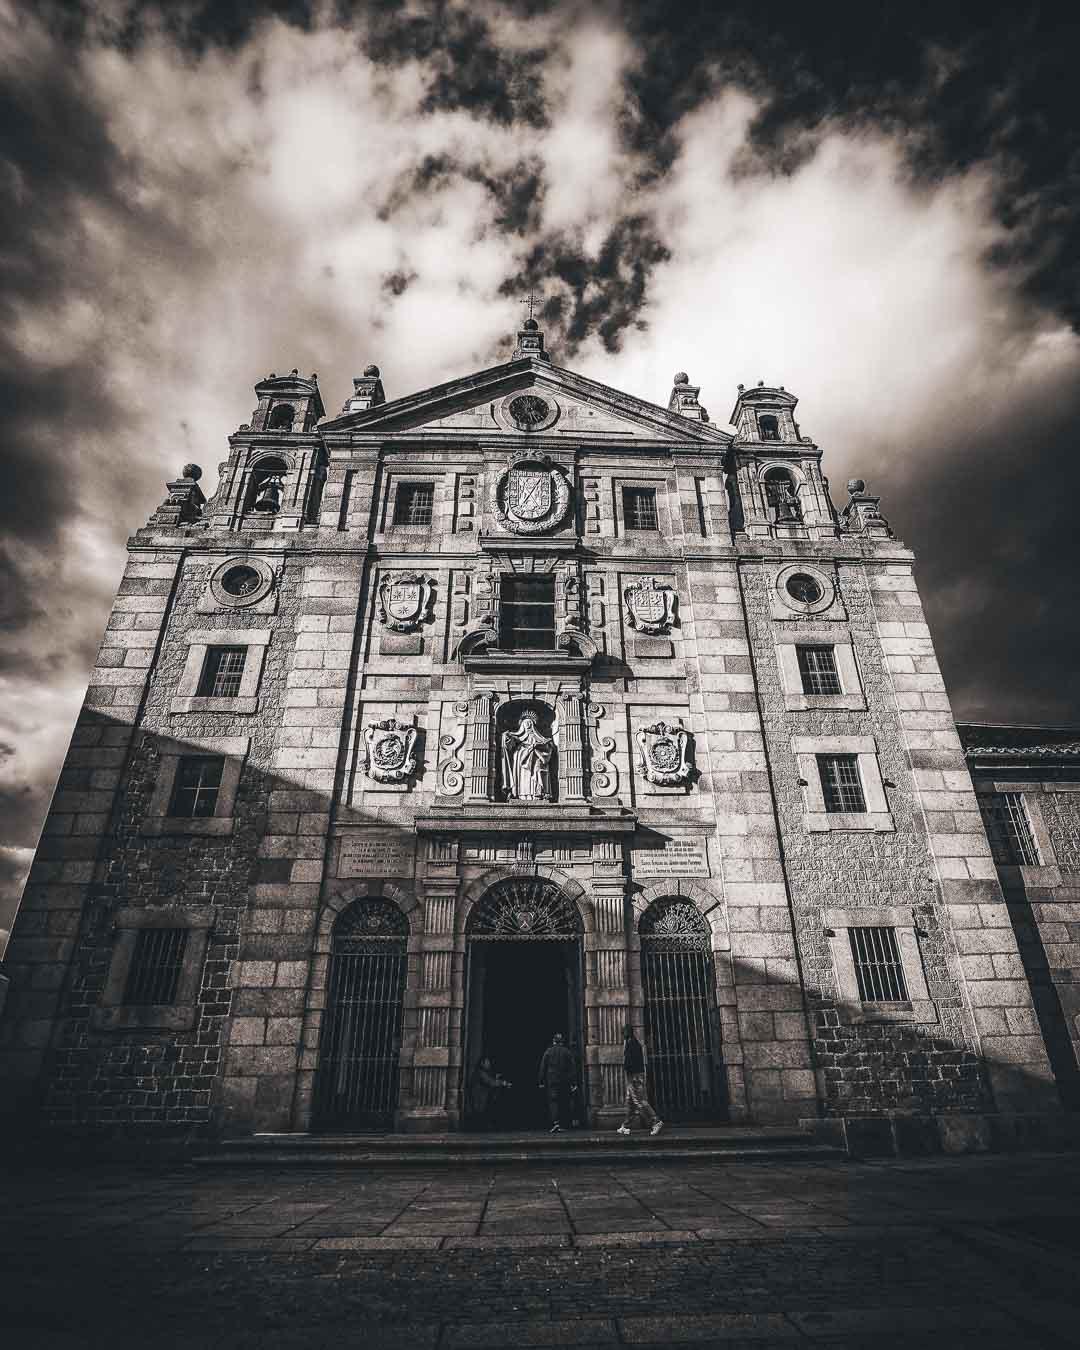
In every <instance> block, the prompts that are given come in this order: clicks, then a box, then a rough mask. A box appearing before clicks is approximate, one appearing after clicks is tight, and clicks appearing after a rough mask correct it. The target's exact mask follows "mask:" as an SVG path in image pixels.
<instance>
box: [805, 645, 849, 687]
mask: <svg viewBox="0 0 1080 1350" xmlns="http://www.w3.org/2000/svg"><path fill="white" fill-rule="evenodd" d="M795 651H796V655H797V657H798V661H799V678H800V680H801V681H802V690H803V693H804V694H842V693H843V692H844V691H843V687H842V686H841V684H840V672H839V671H838V669H837V666H836V649H835V647H830V646H817V645H810V644H806V645H802V644H799V645H797V646H796V648H795Z"/></svg>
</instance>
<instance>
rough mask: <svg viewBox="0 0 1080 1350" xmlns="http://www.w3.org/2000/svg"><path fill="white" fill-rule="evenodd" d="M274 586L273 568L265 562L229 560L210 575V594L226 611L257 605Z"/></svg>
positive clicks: (246, 559)
mask: <svg viewBox="0 0 1080 1350" xmlns="http://www.w3.org/2000/svg"><path fill="white" fill-rule="evenodd" d="M273 585H274V571H273V568H272V567H271V566H270V564H269V563H267V562H264V561H263V559H262V558H229V559H227V560H226V561H225V562H223V563H219V565H218V566H217V567H215V568H214V571H213V572H212V573H211V575H210V594H211V595H212V596H213V598H214V600H215V601H216V603H217V604H219V605H221V606H223V607H224V608H226V609H243V608H244V606H245V605H255V604H258V602H259V601H260V600H262V599H263V597H264V596H266V595H269V593H270V591H271V590H272V588H273Z"/></svg>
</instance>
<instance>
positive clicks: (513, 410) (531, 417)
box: [508, 394, 551, 427]
mask: <svg viewBox="0 0 1080 1350" xmlns="http://www.w3.org/2000/svg"><path fill="white" fill-rule="evenodd" d="M508 407H509V412H510V416H511V417H512V418H513V419H514V421H515V422H516V423H517V424H518V426H520V427H538V426H539V425H540V423H541V422H545V421H547V417H548V414H549V412H550V411H551V408H550V405H549V404H548V402H547V400H546V399H543V398H539V397H538V396H537V395H536V394H519V395H518V397H517V398H513V399H511V400H510V403H509V405H508Z"/></svg>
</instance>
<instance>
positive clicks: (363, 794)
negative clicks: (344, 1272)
mask: <svg viewBox="0 0 1080 1350" xmlns="http://www.w3.org/2000/svg"><path fill="white" fill-rule="evenodd" d="M255 392H256V396H257V399H258V407H257V408H256V409H255V411H254V413H253V414H252V417H251V420H250V422H249V423H247V424H245V425H243V426H241V427H240V428H239V429H238V430H237V432H236V433H235V434H234V435H232V436H231V437H230V438H229V452H228V456H227V458H226V460H225V462H224V463H223V464H222V465H221V468H220V474H219V478H218V483H217V487H216V490H215V491H214V493H213V495H212V496H211V497H210V498H209V499H208V500H207V499H206V498H205V497H204V494H203V492H202V490H201V489H200V487H199V480H200V477H201V475H200V472H199V470H198V469H197V467H196V466H194V465H188V466H186V467H185V469H184V470H183V472H182V474H181V475H180V476H179V477H178V478H176V479H175V480H173V481H171V482H169V484H168V495H167V497H166V500H165V501H164V502H163V504H162V506H161V507H160V508H159V509H158V511H156V512H155V514H154V515H153V516H152V517H151V519H150V520H149V522H148V523H147V524H146V525H145V526H144V527H143V528H141V529H139V530H137V531H136V533H135V534H134V536H133V537H132V539H131V540H130V541H129V562H128V566H127V570H126V572H125V575H124V579H123V581H122V583H121V586H120V591H119V594H118V596H117V599H116V601H115V604H114V607H113V611H112V614H111V616H110V619H109V623H108V627H107V630H106V634H105V638H104V640H103V643H102V647H101V651H100V652H99V655H98V659H97V663H96V665H95V668H94V671H93V673H92V674H91V677H90V684H89V688H88V690H87V696H86V700H85V703H84V706H83V709H82V711H81V713H80V716H79V720H78V723H77V725H76V728H75V731H74V734H73V737H72V742H71V748H70V750H69V752H68V756H67V759H66V761H65V764H64V768H63V771H62V774H61V777H60V781H59V783H58V786H57V790H56V795H55V797H54V799H53V803H52V807H51V809H50V812H49V816H48V820H47V822H46V826H45V830H44V833H43V835H42V840H41V844H40V846H39V848H38V851H37V855H36V857H35V860H34V864H33V867H32V869H31V873H30V878H29V881H28V883H27V888H26V892H25V895H24V898H23V902H22V906H21V908H20V910H19V913H18V917H17V921H16V924H15V927H14V930H13V934H12V938H11V943H10V947H9V950H8V954H7V960H6V963H5V971H4V973H5V975H6V976H7V977H8V979H9V980H10V992H9V996H8V999H7V1003H6V1008H5V1010H4V1012H3V1015H2V1019H0V1072H2V1073H3V1075H4V1079H5V1084H4V1092H3V1094H2V1097H0V1100H2V1107H0V1109H2V1110H3V1112H4V1113H5V1117H6V1121H7V1123H8V1124H9V1125H10V1127H11V1128H12V1129H14V1130H24V1131H32V1132H37V1133H41V1132H49V1131H52V1132H56V1133H65V1134H70V1135H75V1136H77V1137H80V1138H92V1137H98V1136H102V1135H104V1136H110V1137H111V1136H140V1137H149V1138H162V1139H164V1138H188V1137H210V1136H214V1135H220V1134H231V1135H243V1134H247V1133H252V1132H255V1131H267V1130H273V1131H308V1130H328V1131H356V1130H373V1129H374V1130H401V1131H443V1130H447V1129H450V1130H455V1129H468V1128H476V1127H479V1126H481V1125H484V1124H490V1123H491V1120H490V1117H489V1115H488V1113H487V1106H486V1105H485V1104H484V1101H483V1100H482V1094H478V1093H477V1091H476V1090H475V1089H476V1084H477V1081H478V1080H477V1067H478V1064H479V1062H480V1061H481V1059H482V1058H485V1057H489V1058H493V1059H494V1060H495V1061H496V1065H497V1067H498V1068H500V1069H501V1070H502V1071H503V1072H504V1073H505V1075H506V1076H507V1077H508V1078H509V1079H510V1080H511V1081H513V1082H514V1083H515V1088H514V1089H513V1090H512V1091H510V1090H508V1091H507V1094H506V1100H505V1101H504V1102H503V1108H504V1109H505V1111H506V1112H507V1113H508V1119H507V1121H506V1122H505V1123H513V1124H515V1125H518V1126H522V1127H528V1126H532V1125H537V1126H538V1125H540V1124H541V1123H542V1122H543V1121H544V1120H545V1119H546V1117H545V1115H544V1112H545V1103H544V1102H543V1101H542V1100H541V1099H540V1098H539V1097H538V1096H537V1094H536V1090H535V1083H534V1079H535V1073H536V1064H537V1062H538V1060H539V1057H540V1054H541V1052H542V1050H543V1048H544V1046H545V1045H546V1044H547V1043H548V1041H549V1040H550V1037H551V1034H552V1033H553V1032H554V1031H559V1032H560V1033H561V1034H562V1035H563V1036H564V1038H565V1040H566V1042H567V1044H568V1045H569V1046H570V1049H571V1052H572V1054H573V1056H574V1058H575V1062H576V1071H575V1072H576V1076H577V1083H576V1086H577V1087H578V1089H579V1091H578V1093H577V1094H576V1108H577V1115H578V1117H579V1118H580V1119H584V1120H587V1121H589V1122H590V1123H592V1124H594V1125H597V1126H601V1127H603V1126H611V1127H613V1126H614V1125H615V1124H617V1123H618V1122H619V1120H620V1119H621V1118H622V1111H623V1088H624V1084H623V1071H622V1055H623V1050H622V1039H623V1027H624V1026H625V1024H627V1023H630V1024H632V1025H634V1026H635V1027H636V1028H637V1029H638V1032H639V1034H640V1035H641V1037H642V1039H643V1041H644V1044H645V1046H646V1052H647V1056H648V1071H649V1077H650V1090H651V1092H652V1094H653V1097H654V1099H655V1102H656V1105H657V1107H658V1109H659V1110H660V1111H661V1113H662V1114H663V1115H664V1116H665V1117H666V1118H668V1119H670V1120H674V1121H678V1120H687V1121H691V1120H693V1121H710V1122H724V1121H730V1122H738V1123H744V1122H757V1123H762V1124H766V1123H768V1124H772V1123H785V1122H796V1121H807V1120H809V1121H819V1122H825V1123H826V1124H828V1122H833V1124H834V1125H836V1126H837V1127H838V1128H840V1127H842V1128H844V1129H845V1130H848V1132H849V1134H850V1135H851V1137H853V1138H854V1137H856V1136H857V1135H858V1134H859V1131H860V1129H861V1128H862V1127H863V1125H864V1124H865V1123H866V1122H876V1125H874V1126H873V1129H877V1130H878V1135H877V1136H875V1137H880V1128H879V1127H880V1126H881V1124H882V1123H883V1122H884V1123H886V1124H887V1132H888V1134H889V1138H890V1139H892V1140H893V1141H894V1142H896V1141H897V1140H900V1139H902V1138H918V1139H920V1140H925V1139H927V1138H936V1139H938V1140H939V1141H940V1140H947V1141H950V1146H955V1147H965V1146H968V1144H970V1145H971V1146H981V1144H980V1141H982V1140H983V1139H984V1138H985V1137H987V1132H988V1131H989V1132H990V1133H991V1134H992V1133H993V1130H992V1129H991V1128H990V1126H988V1125H987V1122H988V1121H994V1122H999V1123H1000V1122H1002V1121H1008V1120H1017V1119H1025V1120H1026V1119H1029V1118H1031V1119H1034V1118H1037V1119H1040V1120H1051V1119H1053V1118H1054V1117H1055V1116H1056V1114H1057V1113H1058V1112H1059V1111H1060V1095H1059V1087H1058V1085H1059V1083H1066V1082H1067V1081H1071V1080H1070V1079H1069V1075H1070V1073H1071V1074H1073V1075H1075V1072H1076V1052H1077V1041H1078V1038H1080V1031H1077V1028H1076V1027H1075V1026H1074V1025H1073V1023H1075V1022H1076V1016H1075V1015H1074V1014H1075V1012H1076V1010H1075V1009H1073V1008H1072V1004H1071V1002H1070V998H1071V995H1070V994H1069V990H1070V989H1071V988H1072V987H1073V977H1074V975H1075V972H1076V969H1077V962H1076V960H1075V942H1074V939H1075V937H1076V934H1075V933H1074V932H1073V929H1074V928H1076V926H1077V925H1076V923H1075V922H1074V919H1075V918H1076V916H1075V915H1073V914H1072V909H1070V904H1071V903H1072V902H1071V900H1070V893H1069V891H1068V885H1067V872H1068V869H1069V868H1070V867H1071V866H1072V864H1073V863H1074V862H1075V861H1076V859H1075V858H1074V857H1073V854H1075V853H1076V851H1077V850H1076V849H1075V848H1074V847H1073V845H1074V844H1075V843H1076V833H1077V831H1076V821H1075V819H1074V816H1075V812H1073V811H1072V805H1071V800H1070V798H1069V796H1068V793H1069V790H1070V789H1071V785H1076V784H1077V783H1080V778H1078V776H1077V772H1076V771H1077V770H1078V769H1080V760H1076V762H1070V763H1066V762H1062V763H1061V764H1059V765H1057V770H1059V771H1060V773H1057V776H1056V777H1055V779H1054V781H1055V782H1056V784H1057V786H1056V787H1055V788H1054V789H1053V791H1050V790H1049V789H1047V787H1046V784H1045V783H1043V780H1042V779H1039V783H1040V784H1041V786H1040V787H1038V791H1039V792H1042V793H1044V795H1045V798H1046V800H1045V802H1044V803H1043V807H1044V810H1043V814H1042V816H1041V817H1040V819H1041V820H1042V821H1043V822H1044V823H1043V825H1040V826H1039V827H1038V828H1039V829H1040V830H1042V832H1043V835H1044V836H1045V838H1042V836H1040V838H1042V843H1041V844H1040V845H1039V847H1040V848H1041V850H1042V852H1040V854H1039V857H1040V866H1042V867H1044V868H1046V867H1049V866H1051V864H1049V862H1048V861H1047V860H1048V859H1049V858H1050V857H1051V855H1052V854H1053V856H1054V857H1055V859H1056V861H1055V862H1054V864H1053V865H1052V866H1053V867H1056V868H1057V869H1058V870H1057V871H1055V872H1054V878H1053V879H1052V878H1049V875H1047V876H1039V877H1036V876H1034V875H1030V876H1029V875H1027V874H1026V873H1025V875H1024V876H1023V877H1022V878H1021V880H1022V883H1023V884H1022V885H1020V883H1019V882H1018V881H1017V878H1016V877H1014V876H1013V875H1012V873H1009V874H1008V875H1006V874H1005V873H1001V874H1000V875H999V865H998V861H996V859H997V858H998V854H996V853H992V850H991V844H992V842H993V841H994V839H995V838H997V836H996V835H995V833H994V830H995V829H996V825H994V824H993V822H994V821H996V820H997V818H998V817H997V816H995V815H994V812H995V811H999V807H1000V803H999V802H998V801H997V797H996V796H995V794H998V795H999V796H1000V795H1001V794H1005V797H1007V798H1008V801H1009V802H1010V803H1012V802H1013V797H1014V796H1016V795H1017V793H1019V795H1020V796H1022V797H1023V796H1025V795H1027V796H1030V791H1029V789H1027V788H1020V789H1015V786H1009V785H1008V784H1005V785H1004V786H1002V784H1001V783H999V782H998V781H997V778H996V777H995V778H994V779H993V780H992V781H991V780H987V781H989V782H990V786H989V788H987V789H986V790H985V791H984V790H983V788H982V787H978V783H979V782H983V778H982V777H980V775H981V774H982V770H981V768H980V770H979V775H977V780H978V781H977V784H976V787H978V793H979V795H978V797H977V792H976V787H973V784H972V777H971V773H970V772H969V763H970V757H969V758H965V744H966V742H962V740H961V736H960V735H958V731H957V727H956V725H955V723H954V720H953V716H952V712H951V709H950V705H949V700H948V695H947V692H946V690H945V686H944V683H943V681H942V678H941V673H940V671H939V669H938V665H937V661H936V658H935V655H934V649H933V644H932V641H931V636H930V633H929V630H928V628H927V624H926V620H925V616H924V614H923V611H922V608H921V604H920V600H919V594H918V589H917V586H916V583H915V579H914V571H913V558H912V555H911V553H910V552H909V551H908V550H907V549H906V548H905V547H904V546H903V544H902V543H901V542H900V541H899V540H898V539H897V538H896V537H895V535H894V534H893V531H892V529H891V527H890V526H889V524H888V522H887V521H886V519H885V518H884V516H883V515H882V514H881V511H880V503H879V499H878V498H877V497H875V496H873V495H872V494H870V493H869V492H867V490H866V487H865V484H864V483H863V482H862V481H861V480H858V479H855V480H852V482H851V483H849V484H848V501H847V503H846V505H844V506H843V508H842V509H839V510H838V509H837V508H836V506H835V505H834V503H833V501H832V500H831V498H830V494H829V490H828V484H827V480H826V479H825V477H824V476H823V474H822V467H821V460H822V451H821V449H820V448H819V447H818V446H817V445H816V444H815V443H814V442H813V440H811V439H810V438H809V437H807V436H805V435H804V434H803V433H802V431H801V428H800V427H799V425H798V423H797V422H796V421H795V420H794V413H795V408H796V403H797V400H796V399H795V397H794V395H792V394H791V393H789V392H787V391H786V390H785V389H783V387H769V386H766V385H764V384H759V385H757V386H756V387H750V388H746V387H743V386H740V387H739V391H738V396H737V398H736V401H735V406H734V410H733V412H732V414H731V425H732V426H733V427H734V433H731V432H728V431H724V430H721V429H719V428H718V427H716V426H715V425H714V424H713V423H712V422H711V421H710V419H709V416H708V413H707V412H706V411H705V409H704V408H703V407H702V406H701V403H700V401H699V394H700V388H699V387H698V386H696V385H693V384H691V383H690V381H689V379H688V377H687V376H686V375H685V374H684V373H681V372H680V373H679V374H678V375H676V377H675V380H674V384H673V388H672V393H671V397H670V400H669V403H668V406H667V407H666V408H662V407H658V406H655V405H652V404H649V403H647V402H645V401H643V400H640V399H637V398H635V397H632V396H630V395H627V394H623V393H619V392H617V391H615V390H612V389H609V388H607V387H605V386H603V385H601V384H598V383H597V382H595V381H592V380H588V379H585V378H584V377H582V376H580V375H576V374H574V373H573V372H572V371H569V370H566V369H563V368H561V367H559V366H556V365H554V364H553V363H552V361H551V358H550V356H549V354H548V353H547V351H546V349H545V343H544V335H543V333H542V332H541V331H540V329H539V326H538V325H537V323H536V322H535V320H532V319H530V320H528V321H527V322H526V323H525V324H524V326H523V327H522V329H521V331H520V332H519V333H518V335H517V342H516V346H515V348H514V351H513V354H512V356H511V358H510V359H509V360H508V361H506V362H504V363H503V364H500V365H498V366H495V367H493V368H491V369H488V370H483V371H480V372H477V373H475V374H472V375H468V376H465V377H463V378H461V379H458V380H455V381H452V382H450V383H448V384H445V385H441V386H438V387H436V388H433V389H426V390H422V391H420V392H418V393H416V394H411V395H407V396H405V397H403V398H399V399H395V400H390V401H388V400H387V399H386V396H385V392H384V389H383V383H382V377H381V374H380V372H379V370H378V368H377V367H375V366H368V367H367V368H366V370H365V372H364V374H363V375H362V376H359V377H357V379H356V380H355V381H354V389H353V392H352V395H351V396H350V397H349V398H348V400H347V401H346V403H345V406H344V408H343V410H342V412H341V413H340V414H339V415H338V416H336V417H331V418H327V417H326V415H325V409H324V406H323V402H322V394H321V391H320V388H319V384H318V380H317V378H316V377H315V376H311V377H310V378H304V377H302V376H300V375H299V373H298V372H297V371H295V370H294V371H292V372H291V374H289V375H287V376H279V375H276V374H271V375H269V376H268V377H267V378H266V379H265V380H262V381H260V382H259V383H258V384H257V385H256V387H255ZM965 734H966V733H965ZM995 774H996V770H995ZM1070 775H1071V777H1070ZM1025 781H1028V780H1025ZM984 786H985V784H984ZM1010 794H1011V795H1010ZM990 798H993V800H992V801H991V800H990ZM1077 800H1078V801H1080V797H1078V798H1077ZM987 812H989V813H990V815H989V816H988V815H987V814H986V813H987ZM987 819H989V820H990V821H991V826H992V827H991V831H990V836H989V837H988V833H987V826H986V824H985V821H986V820H987ZM1070 850H1071V851H1070ZM1062 869H1064V870H1062ZM1003 880H1004V882H1005V890H1004V891H1003V889H1002V881H1003ZM1051 891H1052V892H1053V893H1052V894H1051V893H1050V892H1051ZM1021 892H1022V893H1021ZM1025 906H1026V909H1025V908H1024V907H1025ZM1072 908H1073V909H1075V908H1076V906H1075V904H1073V905H1072ZM1021 910H1024V913H1028V912H1030V915H1031V916H1032V919H1033V921H1034V924H1035V928H1037V930H1038V937H1039V941H1040V942H1041V950H1042V951H1043V952H1044V953H1045V955H1046V960H1047V963H1048V964H1047V965H1046V966H1045V970H1043V972H1042V974H1040V975H1039V977H1038V978H1036V974H1037V973H1038V972H1036V966H1037V965H1038V962H1037V960H1035V957H1034V956H1033V954H1032V944H1031V942H1030V941H1029V938H1028V935H1029V934H1030V933H1031V932H1033V931H1034V929H1033V928H1032V927H1031V920H1028V921H1027V927H1025V920H1024V916H1023V914H1021V913H1020V911H1021ZM1044 976H1045V978H1044ZM1033 988H1034V989H1035V994H1034V995H1033ZM1047 990H1049V991H1050V994H1051V995H1053V997H1055V998H1056V999H1057V1003H1058V1005H1059V1007H1060V1008H1061V1009H1063V1010H1064V1012H1063V1014H1062V1018H1059V1019H1058V1020H1057V1021H1056V1022H1055V1021H1054V1019H1053V1018H1052V1017H1050V1016H1049V1014H1048V1013H1047V1010H1046V1009H1047V1007H1048V1006H1049V1005H1048V997H1049V996H1048V995H1047ZM1051 1001H1052V1000H1051ZM1070 1019H1071V1020H1070ZM1048 1047H1049V1054H1048ZM1070 1056H1071V1059H1070ZM1055 1074H1056V1077H1055ZM526 1084H527V1085H528V1089H529V1090H528V1091H526V1089H525V1086H524V1085H526ZM898 1121H899V1122H901V1125H900V1126H897V1124H896V1122H898ZM904 1122H907V1124H906V1125H905V1124H904ZM942 1122H944V1124H942ZM909 1126H910V1128H909ZM873 1129H871V1131H870V1134H872V1133H873ZM864 1136H865V1137H870V1136H869V1134H866V1131H865V1130H864ZM957 1141H959V1143H957Z"/></svg>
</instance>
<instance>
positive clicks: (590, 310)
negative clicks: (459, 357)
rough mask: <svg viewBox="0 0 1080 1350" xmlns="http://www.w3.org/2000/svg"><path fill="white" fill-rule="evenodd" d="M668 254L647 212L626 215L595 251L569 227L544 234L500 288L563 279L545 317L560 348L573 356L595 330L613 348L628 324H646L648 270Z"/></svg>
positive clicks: (513, 289)
mask: <svg viewBox="0 0 1080 1350" xmlns="http://www.w3.org/2000/svg"><path fill="white" fill-rule="evenodd" d="M670 257H671V253H670V251H669V250H668V248H667V247H666V246H665V245H664V244H663V243H662V242H661V240H660V239H659V238H657V236H656V234H655V232H654V230H653V228H652V225H651V224H650V222H649V220H648V218H647V217H645V216H642V215H634V216H624V217H623V218H622V219H621V220H620V221H619V222H618V223H617V224H616V225H615V227H614V228H613V229H612V230H611V231H610V232H609V233H608V235H607V236H606V238H605V239H604V241H603V243H602V244H601V245H600V247H599V249H597V251H596V252H595V253H594V254H591V253H589V252H588V251H587V250H586V249H585V248H584V247H583V245H582V243H581V241H580V240H579V239H575V238H574V237H573V236H571V235H568V234H565V233H563V234H553V235H550V236H546V237H541V238H540V240H539V241H538V242H537V243H535V244H534V245H533V246H532V247H531V248H530V249H529V250H528V252H527V253H526V254H525V255H524V256H523V257H522V258H521V260H520V261H521V275H520V278H514V279H513V280H508V281H506V282H504V284H503V287H502V293H503V294H504V295H516V294H519V293H523V292H525V291H528V289H529V288H530V287H532V286H537V287H540V286H543V285H544V283H545V282H551V281H558V282H561V283H562V286H563V287H564V290H563V291H562V292H559V293H557V294H556V295H554V296H552V297H550V298H549V299H548V300H547V301H546V302H545V304H544V307H543V309H542V311H541V317H542V318H543V319H544V321H545V323H546V324H547V325H548V326H549V327H550V328H552V329H553V330H554V332H555V334H556V335H557V338H558V340H559V343H560V346H561V349H562V351H563V352H565V354H566V355H567V356H573V355H574V353H575V352H576V351H577V350H578V349H579V348H580V346H581V344H582V342H584V341H585V339H586V338H588V337H591V336H592V335H594V334H595V335H596V336H598V337H599V338H600V340H601V342H602V343H603V344H604V347H605V349H606V350H607V351H610V352H615V351H618V350H619V348H620V346H621V345H622V338H623V334H624V333H625V332H626V330H627V329H628V328H633V327H635V326H637V327H643V326H644V325H643V324H641V321H640V319H639V315H640V312H641V308H642V305H643V303H644V300H645V292H646V287H647V285H648V279H649V275H650V273H651V271H652V269H653V268H654V267H655V266H656V265H657V264H658V263H661V262H666V261H667V260H668V259H669V258H670Z"/></svg>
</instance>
